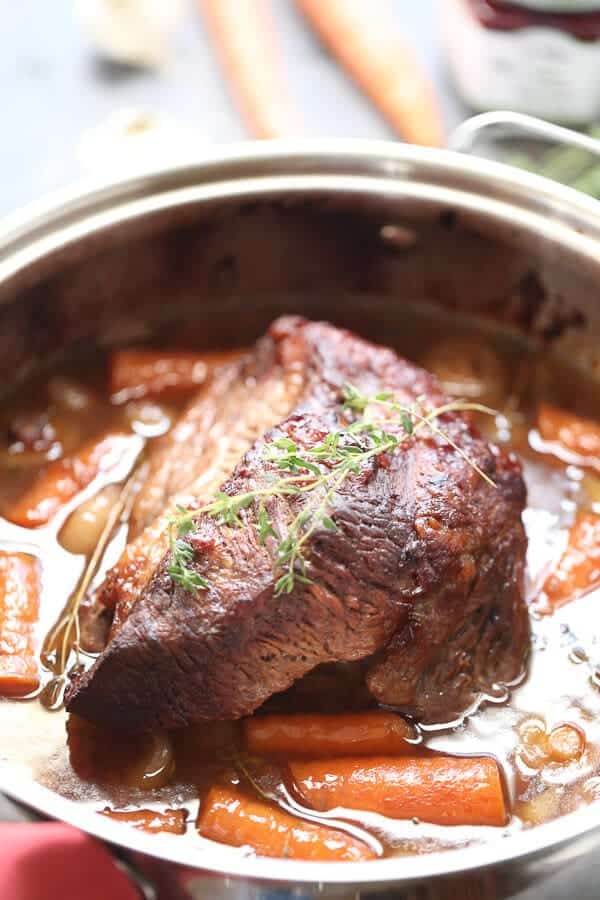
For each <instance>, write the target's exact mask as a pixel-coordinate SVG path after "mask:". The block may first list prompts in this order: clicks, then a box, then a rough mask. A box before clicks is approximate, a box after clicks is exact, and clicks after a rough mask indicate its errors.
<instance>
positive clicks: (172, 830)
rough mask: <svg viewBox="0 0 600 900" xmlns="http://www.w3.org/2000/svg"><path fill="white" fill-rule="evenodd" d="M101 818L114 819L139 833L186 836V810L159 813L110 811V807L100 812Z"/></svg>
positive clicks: (150, 810) (148, 810)
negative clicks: (163, 833)
mask: <svg viewBox="0 0 600 900" xmlns="http://www.w3.org/2000/svg"><path fill="white" fill-rule="evenodd" d="M100 815H101V816H107V817H108V818H109V819H114V821H115V822H125V823H126V824H127V825H131V826H132V827H133V828H137V829H138V831H146V832H148V834H160V833H161V832H165V833H167V834H185V830H186V825H185V820H186V816H187V813H186V811H185V809H166V810H165V811H164V812H157V811H156V810H155V809H128V810H117V809H110V808H109V807H108V806H107V807H106V808H105V809H102V810H100Z"/></svg>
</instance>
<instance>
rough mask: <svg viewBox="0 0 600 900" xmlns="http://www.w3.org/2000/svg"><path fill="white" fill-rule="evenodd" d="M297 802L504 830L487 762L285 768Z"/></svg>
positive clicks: (420, 760)
mask: <svg viewBox="0 0 600 900" xmlns="http://www.w3.org/2000/svg"><path fill="white" fill-rule="evenodd" d="M289 765H290V770H291V773H292V776H293V779H294V782H295V784H296V788H297V791H298V794H299V796H300V798H301V799H302V801H303V802H304V803H306V804H307V806H309V807H311V808H312V809H315V810H318V811H320V812H323V811H325V810H330V809H335V808H336V807H338V806H341V807H346V808H347V809H361V810H365V811H367V812H375V813H380V814H381V815H384V816H388V817H389V818H392V819H412V818H418V819H422V820H423V821H424V822H432V823H433V824H436V825H505V824H506V821H507V813H506V804H505V800H504V792H503V789H502V779H501V777H500V770H499V768H498V764H497V763H496V762H495V760H493V759H490V758H489V757H450V756H427V757H413V758H411V757H404V758H403V757H400V758H398V759H390V758H386V757H374V758H372V759H364V758H363V759H331V760H328V761H319V760H317V761H310V762H291V763H290V764H289Z"/></svg>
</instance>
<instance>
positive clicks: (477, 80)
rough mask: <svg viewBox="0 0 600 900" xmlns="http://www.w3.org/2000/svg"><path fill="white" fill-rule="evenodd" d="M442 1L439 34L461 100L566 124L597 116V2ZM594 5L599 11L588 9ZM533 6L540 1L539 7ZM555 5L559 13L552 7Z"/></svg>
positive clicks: (480, 107)
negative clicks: (571, 10)
mask: <svg viewBox="0 0 600 900" xmlns="http://www.w3.org/2000/svg"><path fill="white" fill-rule="evenodd" d="M567 5H569V4H567V0H556V2H554V3H552V2H551V0H529V3H528V4H526V3H519V4H516V3H506V2H499V0H439V8H440V19H441V22H442V38H443V41H444V45H445V49H446V53H447V57H448V61H449V64H450V69H451V71H452V74H453V76H454V79H455V82H456V85H457V87H458V90H459V92H460V93H461V95H462V97H463V99H464V100H465V101H466V102H467V103H468V104H469V105H470V106H472V107H473V108H474V109H478V110H489V109H511V110H515V111H517V112H525V113H530V114H532V115H536V116H541V117H542V118H546V119H552V120H554V121H557V122H564V123H569V124H584V123H586V122H590V121H593V120H595V119H598V118H600V3H599V2H598V0H596V2H595V3H594V4H591V3H589V2H588V3H587V4H586V5H587V8H588V11H587V12H582V11H581V7H582V5H583V0H573V2H572V3H571V4H570V5H569V6H570V8H571V9H574V8H575V7H577V8H578V9H579V12H570V13H566V12H557V11H556V10H557V9H558V7H559V6H562V7H565V6H567ZM591 6H593V7H594V9H595V11H590V9H589V8H590V7H591ZM534 7H535V8H534ZM550 7H552V8H553V9H554V12H548V8H550Z"/></svg>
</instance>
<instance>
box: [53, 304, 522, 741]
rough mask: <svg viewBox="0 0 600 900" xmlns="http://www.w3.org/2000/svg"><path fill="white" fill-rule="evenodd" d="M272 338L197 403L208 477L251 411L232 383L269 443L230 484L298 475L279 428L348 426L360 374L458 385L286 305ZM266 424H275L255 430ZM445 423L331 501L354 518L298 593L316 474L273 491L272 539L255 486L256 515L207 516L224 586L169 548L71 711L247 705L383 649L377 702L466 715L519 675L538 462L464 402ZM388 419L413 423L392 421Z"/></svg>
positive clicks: (184, 710)
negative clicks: (192, 575) (526, 465)
mask: <svg viewBox="0 0 600 900" xmlns="http://www.w3.org/2000/svg"><path fill="white" fill-rule="evenodd" d="M261 355H262V357H261V358H262V359H263V361H264V360H266V361H267V369H266V370H265V369H263V370H262V378H263V379H266V381H263V382H261V379H260V378H259V379H257V381H256V385H254V384H252V382H251V379H250V381H249V380H248V379H247V378H246V379H245V383H246V388H244V389H241V388H240V385H241V384H242V382H244V374H243V373H242V371H241V370H239V371H237V372H235V371H233V370H229V371H230V374H229V375H228V376H227V377H226V381H227V379H229V380H228V381H227V387H226V389H224V388H223V383H222V382H220V380H219V376H217V377H216V379H215V381H214V383H213V385H212V386H208V387H207V388H206V389H204V391H203V392H202V393H201V395H200V397H199V399H198V401H197V404H194V406H193V407H192V408H191V410H190V411H188V413H187V419H188V421H194V416H195V415H196V414H197V412H198V410H197V405H200V406H202V405H203V404H204V405H205V406H206V404H209V405H212V407H213V409H214V412H213V413H212V414H211V417H210V419H209V420H205V419H204V418H203V417H202V415H199V416H198V417H197V419H196V421H197V422H200V423H203V422H204V423H205V424H204V425H202V426H201V427H203V428H206V430H207V433H206V435H201V436H199V435H198V434H195V433H194V434H193V436H192V437H190V443H189V445H188V441H187V439H184V440H183V442H179V451H180V452H181V453H182V454H185V453H186V447H187V446H193V454H192V455H193V457H194V460H195V461H194V460H192V461H191V468H190V469H189V472H192V470H194V477H196V475H197V472H198V471H199V470H200V471H201V470H202V469H203V467H204V465H205V463H204V462H203V454H204V453H206V452H208V451H207V450H206V449H205V447H207V446H208V443H210V440H211V437H210V434H209V432H210V429H214V428H217V429H219V428H220V431H221V433H222V434H223V435H226V434H227V432H228V431H229V430H230V429H231V428H235V421H236V417H235V415H234V416H233V417H232V408H231V395H232V392H233V396H239V400H238V402H239V404H240V405H239V409H238V410H237V412H238V414H239V417H240V418H244V417H246V416H250V418H251V419H252V421H253V422H254V423H255V425H254V428H250V430H249V434H250V436H251V437H252V440H253V443H252V446H251V447H249V449H247V452H245V453H244V455H243V456H242V457H241V459H239V461H238V462H237V464H236V465H235V466H233V465H231V468H232V472H231V474H230V475H229V477H227V478H225V479H224V481H223V483H222V485H221V488H220V489H221V490H222V491H223V492H225V493H227V494H230V495H235V494H239V493H241V492H245V491H254V490H256V489H259V488H261V487H264V486H265V485H267V484H268V483H269V482H270V481H271V480H272V479H273V478H274V477H278V476H280V475H281V473H280V472H279V470H278V469H277V468H276V466H275V465H274V463H272V462H269V461H268V460H267V458H266V454H265V452H264V448H265V444H267V443H270V442H272V441H274V440H277V439H279V438H284V437H285V438H289V439H291V440H293V441H294V443H295V444H296V445H297V447H298V448H299V450H300V451H302V450H308V449H310V448H312V447H314V446H315V445H316V444H318V443H319V442H321V441H322V440H323V439H324V438H325V436H326V435H327V434H329V433H331V432H332V431H336V430H346V429H347V427H348V412H347V411H344V410H343V408H342V402H343V389H344V386H345V385H347V384H353V385H355V386H356V387H357V388H358V389H359V390H360V391H361V392H363V393H364V394H367V395H374V394H377V393H380V392H383V391H391V392H393V393H394V394H395V395H396V397H397V398H398V399H399V400H400V401H401V402H402V403H404V404H405V405H407V406H408V405H410V404H412V403H413V402H414V401H415V399H416V398H417V397H422V398H424V400H423V401H422V402H423V403H424V404H425V405H426V406H427V407H428V408H437V407H439V406H441V405H442V404H444V403H445V402H447V398H446V397H445V395H444V394H443V392H442V391H441V389H440V386H439V384H438V382H437V381H436V379H435V378H434V377H433V376H431V375H429V374H428V373H426V372H425V371H423V370H422V369H419V368H417V367H416V366H414V365H412V364H411V363H408V362H407V361H405V360H403V359H400V358H398V357H397V356H396V355H395V354H394V353H393V352H392V351H391V350H387V349H384V348H381V347H376V346H373V345H372V344H369V343H367V342H366V341H363V340H361V339H360V338H358V337H355V336H354V335H352V334H350V333H348V332H346V331H341V330H339V329H336V328H334V327H332V326H331V325H327V324H321V323H311V322H306V321H304V320H301V319H296V318H288V319H282V320H279V321H277V322H276V323H274V325H273V326H272V327H271V329H270V332H269V335H268V336H267V338H266V339H264V340H263V341H262V342H261V343H260V344H259V347H258V349H257V351H256V355H255V356H254V357H253V359H254V363H255V362H256V359H257V357H258V356H261ZM252 364H253V363H252V362H249V361H248V360H246V361H245V362H244V363H243V364H242V365H243V366H246V367H247V366H249V365H252ZM282 373H285V376H286V379H287V381H286V384H287V387H286V389H285V391H283V394H280V395H279V399H280V401H282V402H281V403H280V404H277V403H276V401H275V400H274V399H273V396H272V394H271V393H270V392H269V391H265V390H264V389H262V388H261V384H263V386H264V384H271V385H272V383H273V380H272V378H271V377H270V376H271V375H272V376H273V377H274V378H278V379H280V378H281V377H282ZM237 391H241V392H240V394H239V395H237V394H236V392H237ZM282 406H283V407H284V408H285V407H286V406H287V409H286V411H285V412H284V413H283V415H282V414H281V408H282ZM265 407H266V409H265ZM221 410H222V412H221ZM256 410H261V412H260V413H256V412H255V411H256ZM221 417H223V418H222V419H221ZM184 421H185V420H184ZM274 421H276V422H277V423H278V424H274ZM223 422H225V423H226V424H225V426H223ZM260 422H264V423H266V424H265V428H266V433H265V434H264V435H262V436H261V437H259V438H258V439H256V440H254V434H253V431H254V430H255V428H256V427H260V425H257V424H256V423H260ZM207 423H208V424H207ZM437 424H438V425H439V428H440V429H442V430H443V432H444V436H442V435H441V434H436V433H434V432H433V431H432V430H430V429H428V428H421V429H420V430H418V432H417V433H415V434H414V435H413V436H411V437H409V438H408V439H407V440H404V441H403V442H402V443H401V444H400V446H399V447H398V448H397V449H396V451H395V452H393V453H392V454H388V455H383V456H379V455H378V456H373V457H371V458H370V459H369V460H368V461H366V462H364V463H363V464H362V465H361V467H360V471H359V472H358V473H356V474H352V475H350V476H349V477H348V478H347V479H346V480H345V481H344V482H343V483H342V484H341V485H340V486H339V488H338V490H337V491H336V493H335V494H334V496H333V497H332V498H331V501H330V503H329V505H328V512H329V515H330V517H331V518H332V519H333V521H334V522H335V525H336V526H337V527H336V528H335V530H333V529H328V528H326V527H324V526H323V527H319V528H317V529H316V530H315V531H314V533H313V534H312V536H311V537H310V539H309V541H308V542H307V545H306V547H305V550H306V552H305V556H306V557H307V560H308V569H307V575H308V576H309V578H310V583H307V584H305V583H297V584H296V586H295V587H294V590H293V591H292V592H291V593H289V594H280V595H279V596H277V594H276V591H275V590H274V584H275V580H276V578H277V572H276V566H275V557H276V547H277V543H278V541H279V540H281V539H282V538H284V537H285V535H286V533H287V531H288V529H289V527H290V524H291V522H292V521H293V520H294V518H295V517H296V516H297V515H298V513H299V512H301V511H302V509H304V508H305V507H306V504H307V503H310V504H314V503H315V502H317V503H318V497H315V496H314V494H315V493H316V491H314V492H312V494H310V495H309V494H306V493H304V494H296V495H292V496H283V497H282V496H273V497H270V498H269V499H268V501H267V502H266V508H267V512H268V515H269V517H270V520H271V522H272V523H273V526H274V529H275V531H276V533H277V535H278V537H277V538H275V537H273V536H271V537H269V538H268V540H267V542H266V545H264V546H263V545H262V544H261V543H260V541H259V538H258V533H257V529H256V527H255V526H256V523H257V514H258V510H257V504H256V503H255V504H254V505H252V506H250V507H248V508H247V509H245V510H243V511H242V512H241V517H242V519H243V527H241V528H236V527H231V526H227V525H222V524H219V523H218V522H217V521H216V520H215V519H214V518H212V517H210V516H208V515H206V514H203V515H200V516H199V517H198V518H197V521H196V525H195V527H194V529H193V531H192V532H191V533H190V534H189V535H188V536H187V538H186V540H187V541H189V543H190V545H191V546H192V547H193V549H194V551H195V556H194V561H193V563H192V564H191V565H192V566H193V568H194V570H195V571H196V572H197V573H198V574H200V575H201V576H202V577H203V578H204V579H205V580H206V582H207V584H208V588H207V589H206V590H201V591H199V592H198V594H197V595H195V594H194V593H193V592H190V591H186V590H184V589H183V588H182V587H181V586H180V585H179V584H176V583H174V582H173V580H172V579H171V577H170V576H169V574H168V568H169V565H170V554H169V552H166V553H165V554H164V556H163V559H162V560H161V561H160V563H158V565H154V564H153V565H152V567H151V568H152V571H151V573H148V572H147V571H146V573H145V575H144V578H143V579H141V582H140V584H141V589H140V588H139V585H138V590H137V593H136V592H135V591H134V592H133V593H132V594H130V595H129V596H128V598H127V599H126V603H125V609H124V611H122V613H121V615H120V616H119V619H118V624H117V626H116V627H115V628H114V634H113V637H112V639H111V640H110V642H109V644H108V646H107V647H106V649H105V651H104V652H103V653H102V655H101V656H100V657H99V659H98V660H97V661H96V662H95V664H94V665H93V666H92V668H91V669H90V670H89V671H88V672H86V673H85V674H84V675H82V676H81V677H80V678H79V679H78V680H77V681H75V682H74V684H73V686H72V688H71V690H70V693H69V695H68V702H67V705H68V708H69V710H71V711H72V712H76V713H78V714H80V715H82V716H84V717H86V718H89V719H91V720H93V721H95V722H98V723H102V724H106V725H109V726H116V727H120V728H127V729H143V728H151V727H154V726H162V727H176V726H182V725H186V724H188V723H191V722H196V721H199V720H202V719H230V718H238V717H240V716H243V715H246V714H248V713H251V712H252V711H253V710H255V709H256V708H257V707H258V706H260V705H261V704H262V703H263V702H264V701H265V700H266V699H267V698H268V697H270V696H271V695H272V694H274V693H275V692H278V691H283V690H285V689H286V688H288V687H289V686H290V685H291V684H293V683H294V681H296V680H297V679H298V678H300V677H301V676H302V675H304V674H305V673H307V672H309V671H310V670H311V669H313V668H314V667H315V666H317V665H319V664H321V663H326V662H332V661H340V660H341V661H350V662H351V661H356V660H368V669H367V675H366V681H367V686H368V688H369V690H370V691H371V693H372V695H373V696H374V698H375V699H376V700H377V701H379V702H380V703H383V704H387V705H390V706H393V707H396V708H398V709H400V710H403V711H405V712H407V713H410V714H411V715H414V716H417V717H418V718H420V719H421V720H423V721H428V722H440V721H449V720H452V719H454V718H455V717H457V716H458V715H459V714H460V713H462V712H464V711H465V710H466V709H467V708H468V707H469V706H471V705H472V704H473V702H475V701H476V700H477V698H478V697H479V696H480V694H481V693H482V692H489V691H490V690H492V689H493V686H494V685H495V684H496V683H498V682H500V683H507V682H511V681H512V680H514V679H515V678H517V677H518V676H519V675H520V674H521V672H522V670H523V667H524V664H525V659H526V654H527V649H528V643H529V642H528V635H529V632H528V617H527V611H526V608H525V604H524V601H523V586H522V581H523V571H524V558H525V547H526V541H525V534H524V530H523V526H522V524H521V511H522V509H523V506H524V502H525V487H524V484H523V480H522V477H521V470H520V466H519V463H518V462H517V460H516V459H515V458H514V457H513V456H512V455H510V454H507V453H505V452H504V451H503V450H501V449H499V448H498V447H496V446H493V445H490V444H488V443H487V442H486V441H484V440H483V439H482V437H481V436H480V435H479V433H478V431H477V429H476V427H475V426H474V425H473V424H472V422H471V420H470V418H469V416H467V415H465V414H464V413H460V412H456V411H453V412H446V413H444V414H442V415H441V416H440V417H439V419H438V420H437ZM269 426H271V427H269ZM242 430H243V429H242ZM263 430H265V429H263ZM386 430H387V431H388V432H389V431H394V430H396V431H397V433H398V435H399V436H400V435H402V434H403V433H404V432H403V431H402V427H401V426H400V425H399V424H394V422H393V421H392V420H391V419H390V421H389V422H387V423H386ZM447 438H449V439H450V440H451V441H452V442H453V443H454V444H455V447H459V448H460V450H461V451H462V452H463V453H464V454H466V456H467V457H468V460H467V459H466V458H465V456H463V455H462V454H461V453H460V452H458V450H457V449H456V448H455V447H453V446H452V445H451V443H450V442H449V440H448V439H447ZM243 443H244V442H243V440H242V441H241V445H242V450H241V451H240V452H244V451H243ZM216 444H217V445H218V441H217V442H216ZM172 452H173V450H171V453H172ZM218 458H219V452H218V446H216V447H215V449H214V450H213V462H212V463H210V464H209V467H210V465H216V466H217V467H218ZM165 459H167V460H168V463H165V461H164V460H163V463H162V464H158V466H157V467H155V470H154V475H153V478H154V483H155V485H156V484H159V483H160V484H161V485H167V480H168V479H165V478H164V472H163V469H162V468H161V466H163V465H169V466H172V463H173V457H172V456H171V455H170V452H169V451H168V448H166V449H165ZM228 459H229V457H228ZM196 463H197V466H198V469H196ZM473 463H476V464H477V466H479V468H480V469H481V470H483V472H485V473H486V474H487V475H488V476H489V477H490V478H491V479H492V480H493V481H494V482H495V487H494V486H492V485H490V484H489V483H488V482H486V480H484V478H482V476H481V475H480V474H478V472H477V471H476V470H475V468H474V466H473ZM230 464H231V463H230ZM200 478H202V475H200ZM207 481H208V482H210V491H214V484H213V481H212V480H211V479H210V478H209V479H207ZM206 487H207V492H206V493H204V492H203V490H202V489H200V490H197V489H194V490H193V491H192V494H193V496H194V497H195V505H196V506H197V505H199V504H200V503H201V502H205V501H206V500H207V499H209V496H208V495H209V493H210V491H209V489H208V485H206ZM180 488H181V484H179V485H178V486H177V487H176V488H175V489H174V490H179V489H180ZM317 490H320V489H317ZM171 493H172V490H171V488H170V487H169V486H167V487H161V490H160V491H159V492H157V494H156V496H157V497H160V501H159V502H160V505H161V506H162V505H164V504H165V503H166V502H167V500H168V497H169V495H170V494H171ZM157 502H158V501H157ZM155 511H156V510H153V512H155ZM145 521H146V519H145V517H144V516H143V517H142V523H141V524H145ZM159 521H160V525H159V526H150V532H149V533H150V535H151V532H152V528H155V530H156V529H158V531H161V529H162V531H163V533H164V521H162V520H159ZM144 534H147V533H146V532H142V535H141V537H140V538H138V539H137V540H138V542H139V541H140V540H142V541H143V540H144ZM162 540H163V543H162V544H161V545H160V546H161V552H163V548H164V546H165V544H164V537H163V538H162ZM146 549H148V548H146ZM115 585H116V591H117V594H118V592H119V590H120V588H119V585H118V582H115V583H114V584H113V589H115ZM138 594H139V596H138Z"/></svg>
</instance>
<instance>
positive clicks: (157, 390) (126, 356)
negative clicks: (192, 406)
mask: <svg viewBox="0 0 600 900" xmlns="http://www.w3.org/2000/svg"><path fill="white" fill-rule="evenodd" d="M207 374H208V365H207V354H203V355H200V354H199V353H184V352H183V351H179V350H171V351H169V350H161V351H158V350H156V351H155V350H117V351H115V352H114V353H113V355H112V358H111V363H110V393H111V395H112V396H113V397H116V398H117V399H118V400H120V401H125V400H131V399H138V398H139V397H149V396H152V397H159V396H163V395H164V394H174V395H177V394H179V393H185V391H191V390H193V389H194V388H196V387H198V385H200V384H202V383H203V382H204V381H205V380H206V376H207Z"/></svg>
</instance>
